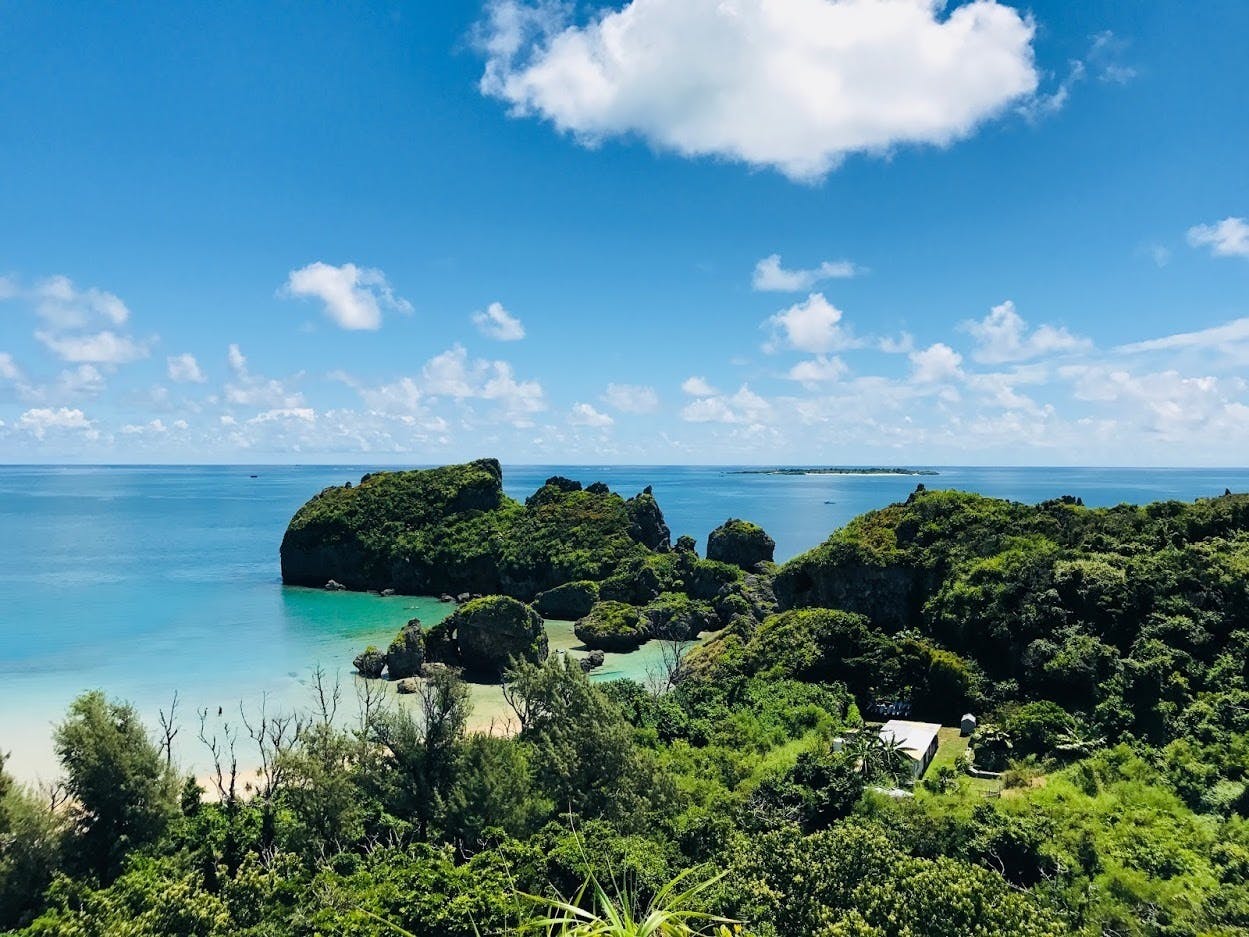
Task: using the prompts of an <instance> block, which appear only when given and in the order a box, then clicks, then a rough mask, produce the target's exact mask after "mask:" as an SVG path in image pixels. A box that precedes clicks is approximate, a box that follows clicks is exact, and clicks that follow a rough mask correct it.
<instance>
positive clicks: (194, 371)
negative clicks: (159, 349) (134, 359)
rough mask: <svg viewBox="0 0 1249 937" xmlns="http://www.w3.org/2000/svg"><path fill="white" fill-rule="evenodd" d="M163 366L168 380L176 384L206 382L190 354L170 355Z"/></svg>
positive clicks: (197, 363)
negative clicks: (167, 374)
mask: <svg viewBox="0 0 1249 937" xmlns="http://www.w3.org/2000/svg"><path fill="white" fill-rule="evenodd" d="M235 347H237V346H235ZM165 364H166V366H167V367H168V373H169V379H170V380H171V381H174V382H175V383H177V384H203V383H204V381H206V380H207V378H206V377H204V372H203V371H202V370H201V369H200V366H199V362H198V361H196V360H195V356H194V355H193V354H191V353H190V352H183V353H182V354H180V355H170V356H169V357H168V358H166V359H165Z"/></svg>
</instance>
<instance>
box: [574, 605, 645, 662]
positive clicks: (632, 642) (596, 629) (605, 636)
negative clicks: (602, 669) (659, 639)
mask: <svg viewBox="0 0 1249 937" xmlns="http://www.w3.org/2000/svg"><path fill="white" fill-rule="evenodd" d="M573 631H574V633H575V634H576V635H577V637H578V638H579V639H580V640H581V643H582V644H584V645H585V646H586V647H588V648H591V649H594V650H600V651H613V652H616V653H625V652H628V651H634V650H637V649H638V648H639V647H641V646H642V645H643V644H644V643H646V641H647V640H648V639H649V638H650V632H649V630H648V623H647V620H646V619H645V618H643V617H642V613H641V610H640V609H638V608H635V607H634V606H632V605H626V604H625V603H624V602H610V601H609V602H599V603H597V604H596V605H595V606H594V608H592V609H591V610H590V614H588V615H586V616H585V617H584V618H582V619H581V620H580V621H578V622H577V623H576V625H575V626H574V627H573Z"/></svg>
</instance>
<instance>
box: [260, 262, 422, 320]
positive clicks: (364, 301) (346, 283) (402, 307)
mask: <svg viewBox="0 0 1249 937" xmlns="http://www.w3.org/2000/svg"><path fill="white" fill-rule="evenodd" d="M279 293H280V294H283V295H286V296H296V297H301V298H305V299H319V300H321V302H322V303H323V304H324V305H325V314H326V315H328V316H329V317H330V319H332V320H333V321H334V322H335V323H336V324H337V325H338V326H339V327H340V328H344V329H351V330H358V329H368V330H371V329H379V328H381V326H382V310H383V309H391V310H394V311H396V312H405V313H406V312H411V311H412V304H411V303H410V302H408V301H407V300H406V299H404V298H403V297H401V296H397V295H395V293H394V291H393V290H392V289H391V288H390V284H389V283H387V282H386V275H385V274H384V273H382V271H380V270H376V269H373V268H371V267H357V266H356V265H355V264H351V263H347V264H343V265H342V266H340V267H335V266H333V265H331V264H327V263H322V262H321V261H319V260H318V261H316V262H315V263H310V264H308V266H306V267H300V268H299V269H298V270H292V271H291V272H290V274H289V276H288V277H287V280H286V285H285V286H284V287H283V288H282V290H280V291H279Z"/></svg>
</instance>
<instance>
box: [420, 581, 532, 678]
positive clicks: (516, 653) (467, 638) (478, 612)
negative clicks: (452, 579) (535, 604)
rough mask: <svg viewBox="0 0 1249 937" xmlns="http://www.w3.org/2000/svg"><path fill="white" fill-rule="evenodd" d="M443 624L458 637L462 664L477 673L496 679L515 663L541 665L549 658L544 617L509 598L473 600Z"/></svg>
mask: <svg viewBox="0 0 1249 937" xmlns="http://www.w3.org/2000/svg"><path fill="white" fill-rule="evenodd" d="M444 624H445V625H446V626H447V629H448V630H450V631H453V632H454V634H455V643H456V646H457V647H458V649H459V660H460V663H461V664H463V666H464V667H465V669H467V670H469V671H472V672H475V673H482V674H492V675H497V674H500V673H502V672H503V671H504V670H505V669H506V668H507V666H508V664H509V663H510V662H511V661H512V660H517V661H522V660H523V661H531V662H533V663H540V662H542V661H543V660H545V659H546V656H547V652H548V644H547V637H546V631H545V630H544V629H543V626H542V616H541V615H539V614H538V613H537V612H536V611H534V610H533V609H532V608H530V607H529V606H528V605H525V604H524V603H523V602H519V601H517V600H516V599H513V598H511V597H510V596H506V595H488V596H485V597H484V598H480V599H473V600H472V601H471V602H466V603H465V604H464V605H461V606H460V607H459V608H458V609H456V610H455V612H453V613H452V614H451V615H450V616H448V618H447V619H446V621H445V622H444Z"/></svg>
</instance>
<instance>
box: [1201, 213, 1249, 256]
mask: <svg viewBox="0 0 1249 937" xmlns="http://www.w3.org/2000/svg"><path fill="white" fill-rule="evenodd" d="M1188 243H1189V244H1191V245H1192V246H1193V247H1208V248H1210V252H1211V253H1212V254H1214V256H1215V257H1249V221H1246V220H1245V219H1244V218H1224V219H1223V220H1222V221H1218V222H1215V223H1214V224H1199V225H1195V226H1193V227H1191V228H1189V229H1188Z"/></svg>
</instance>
